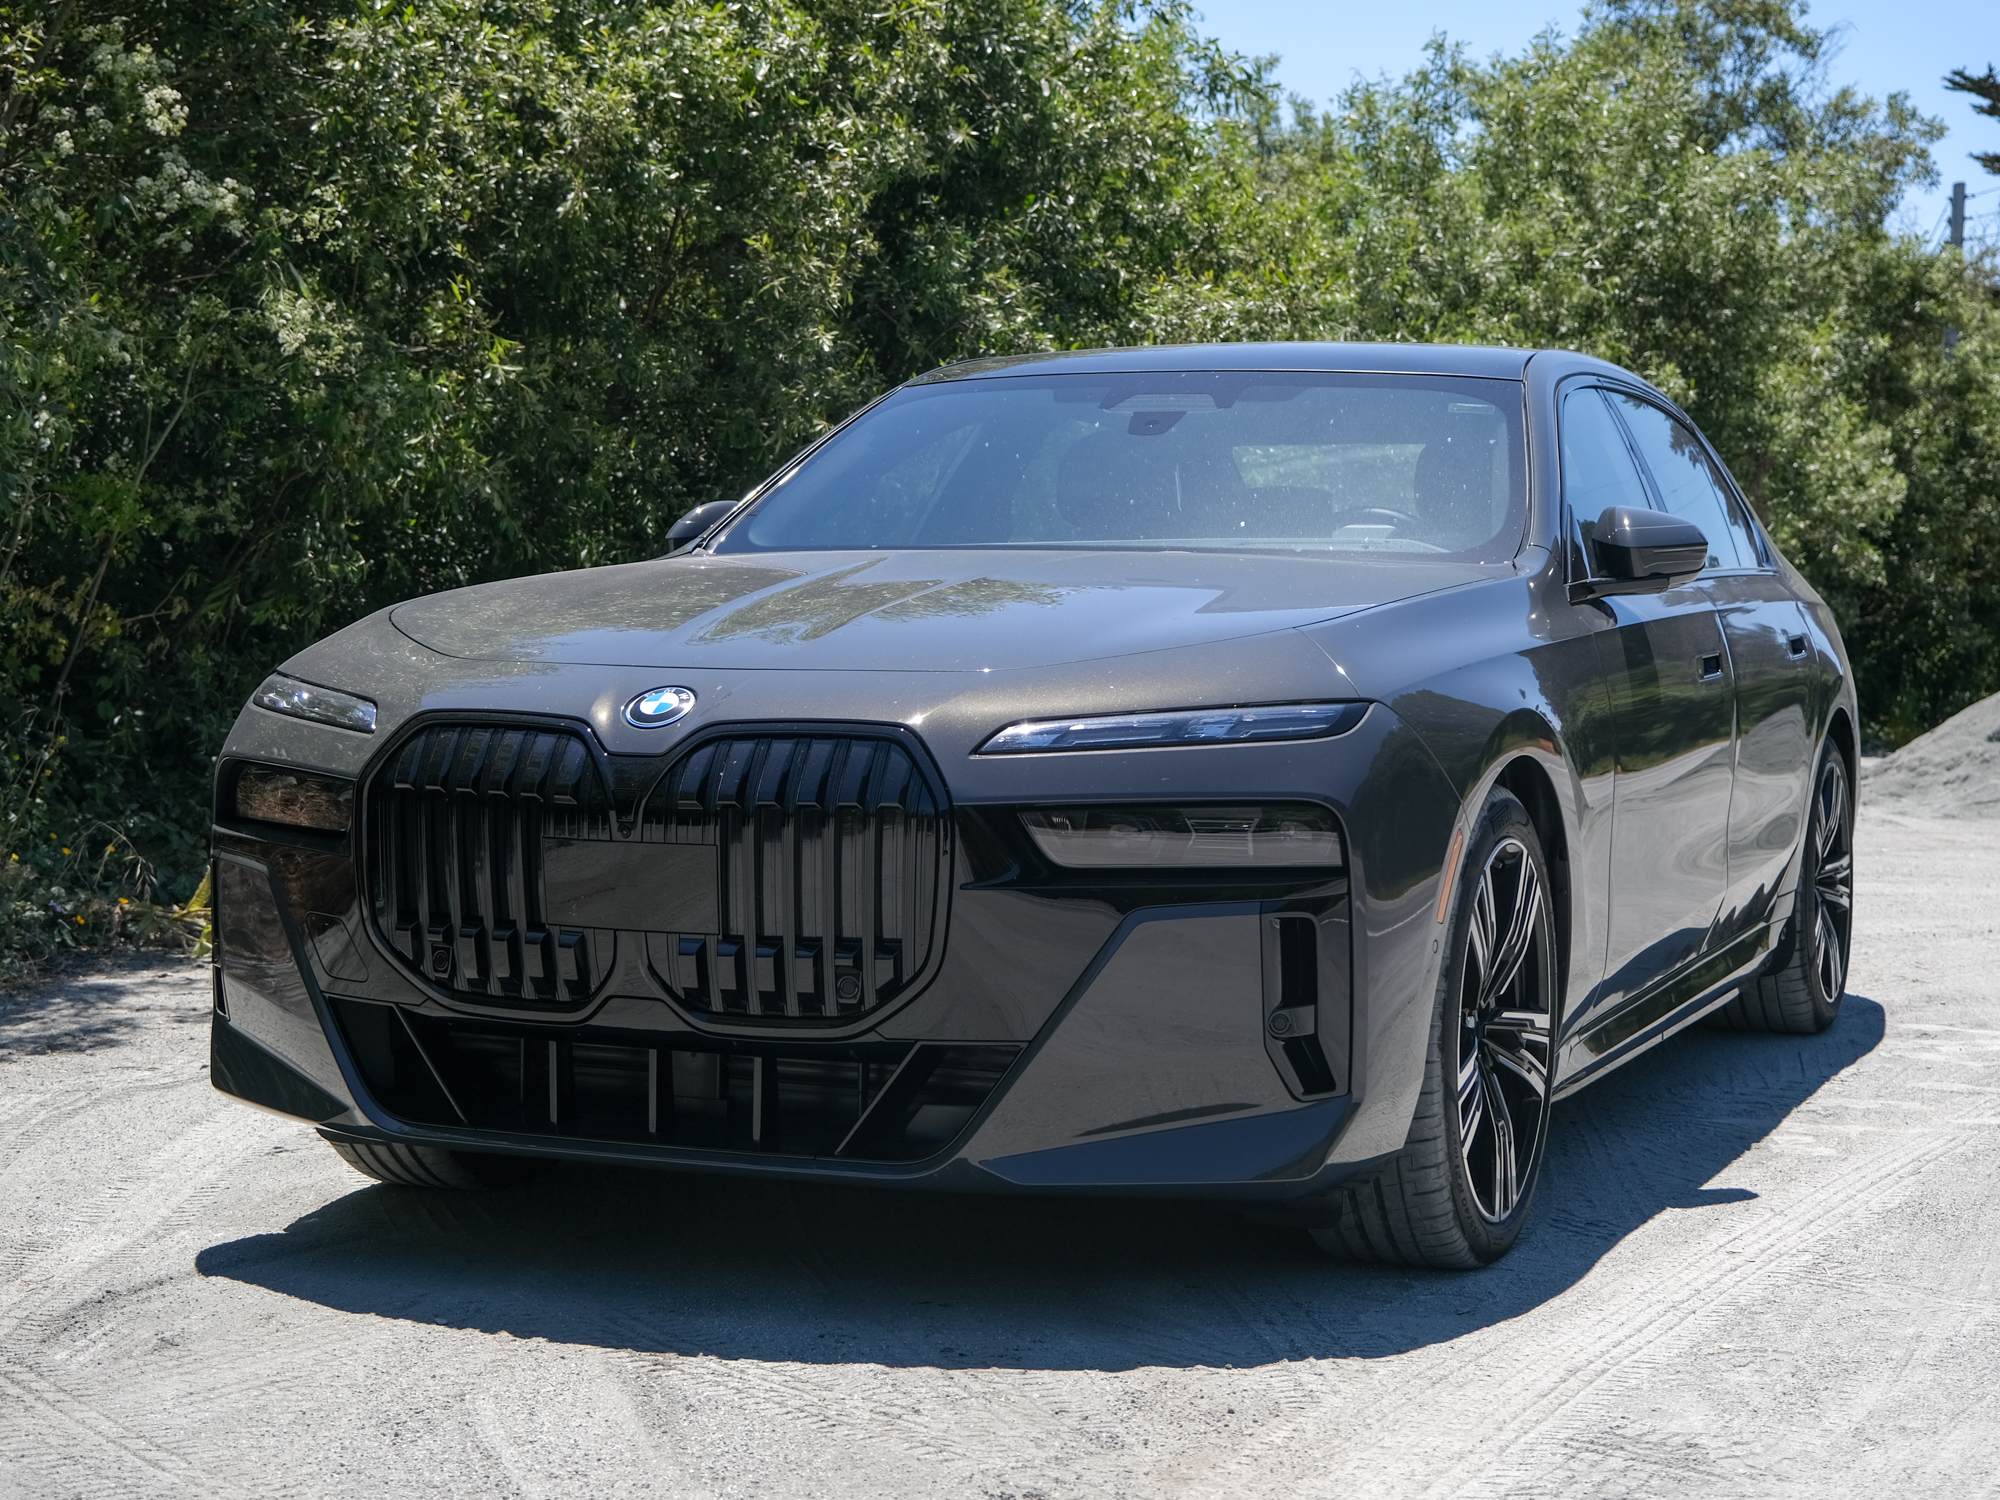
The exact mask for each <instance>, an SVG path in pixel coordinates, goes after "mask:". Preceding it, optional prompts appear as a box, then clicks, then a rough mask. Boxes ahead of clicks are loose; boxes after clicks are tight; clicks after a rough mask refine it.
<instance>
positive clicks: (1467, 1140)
mask: <svg viewBox="0 0 2000 1500" xmlns="http://www.w3.org/2000/svg"><path fill="white" fill-rule="evenodd" d="M1553 915H1554V914H1553V912H1552V911H1551V910H1550V907H1549V879H1548V865H1547V863H1546V861H1545V860H1544V859H1543V857H1542V846H1541V841H1540V839H1538V838H1537V837H1536V836H1535V829H1534V825H1533V824H1532V823H1531V822H1530V821H1529V819H1528V813H1527V809H1525V808H1524V807H1522V806H1521V804H1520V802H1519V801H1517V800H1516V799H1515V798H1514V796H1513V795H1512V794H1511V793H1508V792H1506V791H1495V792H1494V793H1493V795H1492V796H1491V798H1489V799H1488V801H1487V803H1486V806H1485V807H1484V808H1483V809H1482V810H1481V812H1480V815H1479V819H1478V821H1477V823H1476V824H1475V825H1474V827H1473V830H1472V834H1471V837H1470V838H1469V839H1468V840H1467V842H1466V845H1465V849H1464V858H1463V861H1462V862H1461V863H1460V865H1459V868H1458V876H1457V890H1456V894H1455V895H1454V896H1453V905H1452V912H1451V924H1450V926H1449V928H1448V929H1447V934H1448V946H1447V947H1446V949H1445V963H1444V964H1443V966H1442V968H1441V970H1440V972H1439V975H1438V990H1437V996H1436V999H1435V1001H1434V1002H1433V1005H1432V1015H1431V1027H1430V1045H1429V1047H1428V1048H1427V1049H1426V1053H1425V1058H1424V1082H1423V1089H1422V1092H1421V1093H1420V1094H1419V1096H1418V1099H1417V1111H1416V1115H1415V1117H1414V1119H1413V1120H1412V1121H1411V1124H1410V1134H1409V1138H1408V1140H1407V1142H1406V1143H1405V1145H1404V1147H1403V1149H1402V1151H1401V1152H1400V1153H1399V1154H1398V1155H1397V1157H1396V1158H1395V1160H1394V1161H1392V1162H1391V1163H1390V1164H1389V1165H1388V1166H1387V1167H1385V1168H1383V1169H1382V1170H1381V1171H1379V1172H1377V1173H1376V1174H1374V1175H1373V1176H1371V1177H1368V1178H1365V1179H1363V1180H1362V1181H1360V1182H1358V1183H1351V1184H1349V1185H1347V1186H1345V1187H1342V1188H1339V1189H1336V1190H1335V1191H1334V1193H1333V1194H1332V1195H1331V1197H1330V1202H1329V1207H1330V1209H1331V1212H1330V1213H1329V1215H1328V1218H1329V1220H1330V1222H1327V1223H1325V1224H1323V1225H1321V1226H1317V1227H1314V1228H1313V1229H1312V1230H1310V1231H1309V1232H1310V1233H1311V1234H1312V1236H1313V1238H1314V1239H1315V1240H1317V1241H1318V1242H1319V1245H1320V1247H1321V1248H1322V1249H1324V1250H1326V1251H1327V1252H1329V1253H1330V1254H1332V1255H1335V1256H1337V1257H1339V1258H1341V1259H1344V1260H1357V1261H1373V1262H1379V1263H1382V1264H1388V1265H1406V1266H1434V1267H1437V1268H1440V1269H1449V1270H1472V1269H1475V1268H1476V1267H1479V1266H1484V1265H1490V1264H1492V1263H1493V1262H1494V1261H1496V1260H1498V1259H1499V1258H1500V1257H1501V1256H1503V1255H1505V1254H1506V1253H1507V1251H1508V1250H1509V1249H1510V1248H1512V1246H1513V1244H1514V1241H1515V1240H1516V1239H1518V1238H1519V1237H1520V1234H1521V1226H1522V1225H1523V1224H1525V1223H1526V1222H1527V1218H1528V1211H1529V1208H1530V1206H1531V1204H1532V1203H1533V1200H1534V1196H1535V1184H1536V1182H1537V1181H1538V1180H1539V1179H1540V1177H1541V1170H1542V1157H1543V1153H1544V1149H1545V1147H1546V1144H1547V1139H1548V1119H1549V1102H1550V1101H1549V1085H1550V1079H1551V1073H1552V1069H1553V1064H1554V1055H1555V1047H1554V1038H1555V1036H1556V1028H1557V1023H1558V1021H1559V1020H1560V997H1559V996H1558V994H1557V974H1558V969H1557V964H1556V945H1555V927H1554V920H1553Z"/></svg>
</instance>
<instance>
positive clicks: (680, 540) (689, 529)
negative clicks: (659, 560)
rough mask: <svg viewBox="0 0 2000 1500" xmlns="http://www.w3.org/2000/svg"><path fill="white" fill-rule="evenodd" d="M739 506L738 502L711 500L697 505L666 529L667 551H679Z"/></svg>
mask: <svg viewBox="0 0 2000 1500" xmlns="http://www.w3.org/2000/svg"><path fill="white" fill-rule="evenodd" d="M740 504H742V502H741V501H740V500H711V501H709V502H708V504H706V505H697V506H696V507H695V508H694V509H693V510H691V511H689V512H688V513H687V514H686V515H684V516H682V517H681V518H680V519H679V520H678V521H676V522H674V524H673V525H672V526H671V527H669V528H668V530H667V551H669V552H678V551H680V549H681V548H683V547H685V546H687V545H688V543H690V542H692V541H694V540H695V539H696V538H697V537H699V536H700V535H701V534H702V533H703V532H705V531H707V530H708V529H709V528H711V527H712V526H714V525H715V523H716V522H717V521H720V520H721V519H722V518H723V517H724V516H726V515H728V514H729V513H730V512H731V511H732V510H734V509H736V507H737V506H738V505H740Z"/></svg>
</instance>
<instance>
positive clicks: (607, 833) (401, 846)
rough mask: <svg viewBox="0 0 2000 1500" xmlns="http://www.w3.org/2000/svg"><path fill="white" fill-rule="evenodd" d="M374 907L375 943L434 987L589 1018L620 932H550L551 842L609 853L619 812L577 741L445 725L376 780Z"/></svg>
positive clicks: (570, 928)
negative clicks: (547, 861)
mask: <svg viewBox="0 0 2000 1500" xmlns="http://www.w3.org/2000/svg"><path fill="white" fill-rule="evenodd" d="M367 801H368V819H369V822H368V834H369V837H368V855H369V858H368V879H369V896H370V903H371V906H372V915H373V918H374V921H375V926H376V930H377V931H378V932H379V933H380V934H381V936H382V938H383V939H384V941H386V942H387V943H388V945H389V947H390V948H391V949H392V950H393V951H394V952H395V954H396V956H397V957H398V958H399V959H401V960H402V961H403V962H404V963H405V964H406V965H408V966H409V967H410V968H411V969H412V970H414V971H415V972H416V973H418V974H419V975H421V976H423V977H424V978H425V979H428V980H429V981H430V982H431V983H432V984H435V985H439V986H442V987H443V988H446V989H448V990H451V991H453V992H455V993H457V994H461V995H465V996H468V997H484V998H486V999H488V1000H489V1001H491V1002H493V1003H497V1004H501V1005H510V1004H512V1005H526V1006H531V1007H537V1008H539V1007H547V1006H555V1007H568V1006H575V1005H580V1004H582V1003H583V1002H584V1001H586V1000H587V999H589V998H590V995H591V992H592V990H593V989H595V987H596V986H597V984H598V982H599V981H600V980H601V979H602V978H603V976H604V974H605V973H606V972H607V971H608V970H609V968H610V966H611V963H612V960H613V956H614V951H615V950H614V944H615V943H616V936H615V933H614V932H613V931H612V930H611V929H610V928H608V927H593V926H588V925H584V924H581V923H576V924H568V925H566V924H565V923H563V922H562V921H561V920H560V919H557V920H551V917H550V913H549V912H548V909H547V905H546V899H545V892H544V888H543V886H544V882H543V844H544V840H562V841H569V842H572V843H604V844H609V843H610V842H611V840H612V807H611V799H610V796H609V793H608V791H607V790H606V788H605V785H604V781H603V778H602V777H601V776H600V775H599V774H598V770H597V767H596V764H595V763H594V762H593V760H592V758H591V755H590V751H589V749H588V747H587V746H586V745H585V744H584V742H583V741H582V740H581V739H580V738H578V737H577V736H576V735H573V734H566V733H563V732H560V731H552V730H544V729H529V728H519V727H511V726H500V725H442V726H437V727H433V728H429V729H425V730H422V731H420V732H419V733H417V734H415V735H413V736H412V737H411V738H410V739H409V740H407V741H406V742H404V743H403V744H402V745H401V746H400V747H399V748H398V749H397V750H396V752H395V754H394V755H393V756H392V757H391V758H390V760H389V762H388V763H387V764H386V765H385V766H383V767H382V768H381V769H380V770H379V771H378V772H377V773H376V774H375V776H374V777H373V778H372V779H371V781H370V783H369V788H368V792H367Z"/></svg>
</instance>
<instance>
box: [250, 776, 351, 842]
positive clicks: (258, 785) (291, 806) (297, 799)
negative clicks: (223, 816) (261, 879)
mask: <svg viewBox="0 0 2000 1500" xmlns="http://www.w3.org/2000/svg"><path fill="white" fill-rule="evenodd" d="M230 798H231V801H232V803H233V805H234V807H235V810H236V816H237V817H239V818H248V819H250V820H251V821H252V822H256V823H289V824H290V825H291V826H292V827H294V828H314V829H318V830H319V831H320V832H322V833H345V832H347V830H348V828H349V827H350V826H351V825H352V824H353V822H354V783H353V782H351V781H343V780H341V779H340V778H339V777H336V776H315V775H313V774H312V773H311V772H309V771H290V770H286V769H285V768H283V767H282V766H245V767H244V768H243V769H242V770H240V771H238V772H237V773H236V785H235V788H234V789H233V790H232V791H231V793H230Z"/></svg>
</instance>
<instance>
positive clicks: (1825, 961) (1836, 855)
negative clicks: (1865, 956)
mask: <svg viewBox="0 0 2000 1500" xmlns="http://www.w3.org/2000/svg"><path fill="white" fill-rule="evenodd" d="M1853 945H1854V789H1853V785H1852V783H1851V782H1850V781H1849V780H1848V776H1847V762H1846V760H1845V759H1844V758H1843V757H1842V756H1841V754H1840V752H1839V751H1838V750H1836V749H1835V748H1834V746H1833V745H1832V743H1831V742H1829V743H1828V744H1826V745H1825V746H1823V747H1822V748H1821V750H1820V753H1819V767H1818V769H1817V770H1816V771H1815V772H1814V773H1813V792H1812V811H1811V815H1810V816H1809V817H1808V818H1807V820H1806V844H1805V849H1804V851H1803V852H1802V853H1801V854H1800V856H1799V895H1798V901H1797V904H1796V905H1795V906H1794V907H1793V909H1792V917H1791V920H1790V921H1789V922H1788V923H1786V926H1785V938H1784V941H1783V942H1782V943H1781V944H1780V945H1779V951H1778V955H1777V958H1776V961H1775V963H1774V964H1773V966H1772V967H1771V968H1769V969H1767V970H1766V971H1765V972H1764V973H1762V974H1759V975H1758V976H1757V978H1756V981H1755V982H1754V983H1753V984H1751V985H1750V986H1748V987H1747V988H1745V989H1744V991H1743V993H1741V994H1740V995H1738V996H1737V997H1736V998H1735V999H1734V1000H1732V1001H1730V1002H1729V1003H1728V1004H1727V1005H1725V1006H1723V1007H1722V1008H1721V1009H1720V1010H1718V1011H1717V1012H1716V1013H1715V1017H1714V1022H1715V1024H1716V1025H1717V1026H1719V1027H1721V1028H1722V1029H1724V1030H1727V1031H1776V1032H1781V1033H1786V1034H1789V1035H1792V1036H1812V1035H1814V1034H1815V1033H1817V1032H1821V1031H1824V1030H1826V1028H1827V1027H1829V1026H1831V1025H1832V1024H1833V1023H1834V1022H1835V1021H1836V1020H1837V1019H1839V1016H1840V999H1841V996H1842V995H1844V994H1845V993H1846V992H1847V960H1848V957H1849V955H1850V954H1851V952H1852V950H1853Z"/></svg>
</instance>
